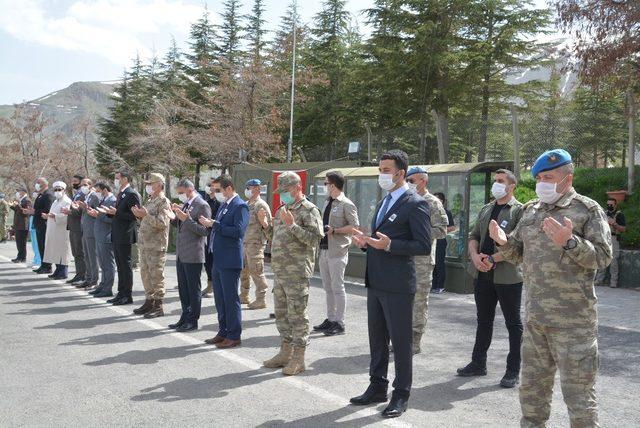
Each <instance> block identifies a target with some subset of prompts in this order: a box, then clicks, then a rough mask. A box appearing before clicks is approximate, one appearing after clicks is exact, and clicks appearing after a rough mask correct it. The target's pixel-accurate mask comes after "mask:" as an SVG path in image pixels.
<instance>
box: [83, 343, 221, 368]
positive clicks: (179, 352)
mask: <svg viewBox="0 0 640 428" xmlns="http://www.w3.org/2000/svg"><path fill="white" fill-rule="evenodd" d="M211 351H212V348H211V347H209V346H204V344H203V345H185V346H170V347H162V348H154V349H149V350H145V351H142V350H135V351H127V352H124V353H122V354H120V355H115V356H113V357H107V358H103V359H102V360H98V361H91V362H88V363H85V365H87V366H93V367H96V366H108V365H111V364H130V365H140V364H156V363H158V362H159V361H163V360H173V359H177V358H185V357H187V356H189V355H193V354H201V353H204V352H211Z"/></svg>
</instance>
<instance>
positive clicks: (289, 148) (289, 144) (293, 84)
mask: <svg viewBox="0 0 640 428" xmlns="http://www.w3.org/2000/svg"><path fill="white" fill-rule="evenodd" d="M297 20H298V5H297V2H296V1H295V0H294V1H293V60H292V61H291V113H290V116H289V141H288V142H287V163H291V152H292V150H293V105H294V98H295V94H296V21H297Z"/></svg>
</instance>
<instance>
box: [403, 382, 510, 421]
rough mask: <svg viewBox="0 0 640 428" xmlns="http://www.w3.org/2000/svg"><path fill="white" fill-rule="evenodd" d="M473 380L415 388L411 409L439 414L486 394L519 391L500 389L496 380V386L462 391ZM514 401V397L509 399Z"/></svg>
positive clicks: (410, 403)
mask: <svg viewBox="0 0 640 428" xmlns="http://www.w3.org/2000/svg"><path fill="white" fill-rule="evenodd" d="M471 380H473V378H468V377H458V376H456V377H453V378H452V379H451V380H448V381H446V382H441V383H434V384H431V385H427V386H424V387H422V388H413V389H412V390H411V398H410V400H409V407H410V408H413V409H417V410H422V411H425V412H439V411H441V410H449V409H452V408H453V403H455V402H457V401H467V400H471V399H472V398H475V397H477V396H478V395H480V394H484V393H485V392H496V391H500V390H502V391H504V393H505V394H512V395H513V394H515V395H516V396H517V390H513V389H512V390H508V389H504V388H502V387H500V385H498V382H497V380H496V384H495V385H487V386H479V387H475V388H466V389H460V387H461V386H463V385H464V384H465V383H467V382H470V381H471ZM509 399H510V400H511V399H513V397H509Z"/></svg>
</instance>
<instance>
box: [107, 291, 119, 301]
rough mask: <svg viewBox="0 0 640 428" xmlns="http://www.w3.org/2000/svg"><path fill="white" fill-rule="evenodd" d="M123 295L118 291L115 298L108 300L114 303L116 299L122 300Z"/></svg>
mask: <svg viewBox="0 0 640 428" xmlns="http://www.w3.org/2000/svg"><path fill="white" fill-rule="evenodd" d="M121 297H122V296H121V295H120V294H119V293H117V294H116V295H115V297H114V298H113V299H109V300H107V303H113V302H115V301H116V300H120V298H121Z"/></svg>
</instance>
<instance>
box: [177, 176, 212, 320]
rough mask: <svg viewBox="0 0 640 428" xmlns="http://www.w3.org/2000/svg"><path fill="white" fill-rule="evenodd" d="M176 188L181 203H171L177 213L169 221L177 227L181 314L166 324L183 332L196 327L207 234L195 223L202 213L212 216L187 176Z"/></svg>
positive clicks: (203, 228) (206, 231) (206, 229)
mask: <svg viewBox="0 0 640 428" xmlns="http://www.w3.org/2000/svg"><path fill="white" fill-rule="evenodd" d="M176 190H177V192H178V199H180V202H182V204H183V205H182V206H180V205H178V204H173V205H172V206H171V209H172V210H173V212H174V213H175V214H176V218H175V219H174V220H172V221H171V224H173V225H174V226H175V227H177V228H178V236H177V237H176V270H177V273H178V293H179V294H180V303H181V304H182V315H180V320H178V322H177V323H175V324H171V325H169V328H173V329H176V330H177V331H183V332H184V331H192V330H197V329H198V319H199V318H200V305H201V290H200V276H201V274H202V264H203V263H204V260H205V244H206V242H207V236H208V235H209V229H208V228H207V227H205V226H203V225H201V224H200V223H198V219H199V218H200V217H201V216H203V217H206V218H211V208H210V207H209V204H208V203H207V202H206V201H205V200H204V199H202V197H201V196H200V194H199V193H198V192H197V191H196V189H195V186H194V185H193V183H192V182H191V181H190V180H188V179H186V178H183V179H181V180H180V181H178V185H177V186H176Z"/></svg>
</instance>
